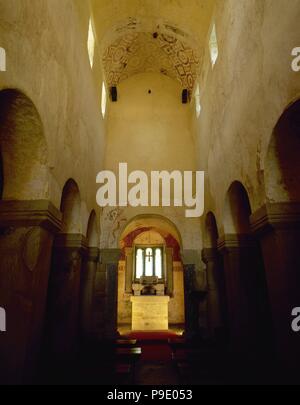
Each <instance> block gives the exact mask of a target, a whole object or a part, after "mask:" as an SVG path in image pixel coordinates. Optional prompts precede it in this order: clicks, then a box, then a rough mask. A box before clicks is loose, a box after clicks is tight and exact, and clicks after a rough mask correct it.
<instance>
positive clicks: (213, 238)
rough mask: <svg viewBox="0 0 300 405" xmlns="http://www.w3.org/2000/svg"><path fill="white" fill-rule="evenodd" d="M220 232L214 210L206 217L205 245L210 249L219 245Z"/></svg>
mask: <svg viewBox="0 0 300 405" xmlns="http://www.w3.org/2000/svg"><path fill="white" fill-rule="evenodd" d="M218 239H219V232H218V227H217V221H216V218H215V216H214V214H213V213H212V212H209V213H208V214H207V215H206V218H205V233H204V246H205V248H208V249H215V248H217V247H218Z"/></svg>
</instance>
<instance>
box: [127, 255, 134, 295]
mask: <svg viewBox="0 0 300 405" xmlns="http://www.w3.org/2000/svg"><path fill="white" fill-rule="evenodd" d="M133 260H134V258H133V248H125V261H126V267H125V269H126V270H125V292H126V293H127V294H131V293H132V279H133Z"/></svg>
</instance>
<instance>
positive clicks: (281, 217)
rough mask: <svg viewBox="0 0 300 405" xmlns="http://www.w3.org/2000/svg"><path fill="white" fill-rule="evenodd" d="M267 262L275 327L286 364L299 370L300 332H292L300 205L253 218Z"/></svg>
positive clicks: (298, 299)
mask: <svg viewBox="0 0 300 405" xmlns="http://www.w3.org/2000/svg"><path fill="white" fill-rule="evenodd" d="M251 224H252V228H253V231H254V232H255V233H256V235H257V236H258V237H259V239H260V243H261V248H262V254H263V258H264V263H265V269H266V276H267V285H268V292H269V299H270V305H271V311H272V318H273V328H274V333H275V335H276V340H277V347H278V350H279V352H280V354H281V358H282V363H283V365H284V367H285V369H286V370H290V371H291V374H292V375H293V373H294V372H295V370H297V367H299V358H300V344H299V336H300V335H299V333H295V332H293V331H292V328H291V322H292V317H291V313H292V309H293V308H295V307H299V306H300V255H299V250H300V204H299V203H276V204H267V205H265V206H264V207H262V208H261V209H259V210H258V211H257V212H256V213H254V214H253V215H252V217H251Z"/></svg>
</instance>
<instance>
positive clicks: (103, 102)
mask: <svg viewBox="0 0 300 405" xmlns="http://www.w3.org/2000/svg"><path fill="white" fill-rule="evenodd" d="M106 102H107V96H106V87H105V84H104V82H103V83H102V96H101V111H102V117H103V118H104V117H105V113H106Z"/></svg>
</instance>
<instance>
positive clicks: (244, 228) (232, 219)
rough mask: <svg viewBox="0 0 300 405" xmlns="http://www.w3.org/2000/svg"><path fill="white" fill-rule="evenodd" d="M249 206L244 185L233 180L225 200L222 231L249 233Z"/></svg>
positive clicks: (239, 233)
mask: <svg viewBox="0 0 300 405" xmlns="http://www.w3.org/2000/svg"><path fill="white" fill-rule="evenodd" d="M250 215H251V207H250V202H249V198H248V194H247V191H246V189H245V188H244V186H243V185H242V184H241V183H240V182H238V181H235V182H234V183H232V185H231V186H230V188H229V190H228V192H227V195H226V201H225V210H224V231H225V233H226V234H236V235H243V234H245V235H247V234H249V233H250V222H249V217H250Z"/></svg>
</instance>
